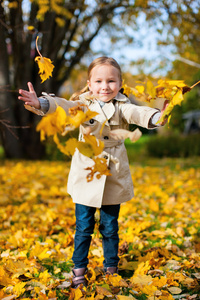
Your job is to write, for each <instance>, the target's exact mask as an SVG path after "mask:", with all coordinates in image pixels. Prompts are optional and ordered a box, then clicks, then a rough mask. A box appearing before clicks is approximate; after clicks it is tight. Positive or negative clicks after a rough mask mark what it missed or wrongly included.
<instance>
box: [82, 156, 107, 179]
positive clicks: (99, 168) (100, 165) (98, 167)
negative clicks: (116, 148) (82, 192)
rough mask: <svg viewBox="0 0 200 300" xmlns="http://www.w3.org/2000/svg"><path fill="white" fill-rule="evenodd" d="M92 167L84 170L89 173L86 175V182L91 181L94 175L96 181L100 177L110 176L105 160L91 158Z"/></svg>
mask: <svg viewBox="0 0 200 300" xmlns="http://www.w3.org/2000/svg"><path fill="white" fill-rule="evenodd" d="M93 161H94V165H93V166H92V167H87V168H85V170H89V171H90V173H89V174H88V175H87V181H88V182H89V181H92V180H93V178H94V175H95V174H96V173H97V174H96V177H97V179H100V178H101V176H103V175H105V176H111V175H112V174H111V173H110V171H109V169H108V166H107V160H106V159H105V158H100V157H96V158H93Z"/></svg>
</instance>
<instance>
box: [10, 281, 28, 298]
mask: <svg viewBox="0 0 200 300" xmlns="http://www.w3.org/2000/svg"><path fill="white" fill-rule="evenodd" d="M25 285H26V282H19V283H17V284H15V286H14V287H13V293H14V294H16V295H17V297H19V296H20V295H22V294H23V293H24V292H25V288H24V287H25Z"/></svg>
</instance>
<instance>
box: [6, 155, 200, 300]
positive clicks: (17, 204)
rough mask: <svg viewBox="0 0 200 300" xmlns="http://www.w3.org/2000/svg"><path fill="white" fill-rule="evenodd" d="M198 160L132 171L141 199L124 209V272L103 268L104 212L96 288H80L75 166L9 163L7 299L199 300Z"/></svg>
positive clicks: (92, 277) (93, 254)
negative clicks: (71, 177)
mask: <svg viewBox="0 0 200 300" xmlns="http://www.w3.org/2000/svg"><path fill="white" fill-rule="evenodd" d="M195 163H196V167H190V166H189V167H188V166H187V167H184V161H180V160H179V163H176V161H173V166H172V167H171V165H169V164H168V163H166V164H164V165H162V167H160V166H159V165H158V166H156V164H155V165H154V166H145V167H142V166H138V165H135V166H131V173H132V177H133V182H134V186H135V197H134V198H133V199H132V200H131V201H129V202H126V203H123V204H122V205H121V211H120V217H119V228H120V230H119V236H120V247H119V255H120V262H119V274H115V275H105V274H104V273H103V271H102V263H103V250H102V243H101V242H102V240H101V235H100V234H99V231H98V224H99V222H98V220H99V210H97V212H96V215H95V218H96V221H97V222H96V227H95V231H94V234H93V239H92V244H91V248H90V252H89V261H90V262H89V272H88V274H87V280H88V282H89V285H88V287H87V288H82V289H79V288H78V289H76V290H75V289H72V288H71V269H72V268H73V263H72V260H71V257H72V253H73V240H74V233H75V216H74V204H73V202H72V200H71V198H70V197H69V195H68V194H67V192H66V183H67V176H68V172H69V164H68V163H65V162H49V161H48V162H47V161H42V162H41V161H38V162H30V161H29V162H28V161H4V162H2V163H1V166H0V186H1V189H0V220H1V222H0V299H4V300H11V299H26V300H28V299H39V300H47V299H49V300H50V299H51V300H53V299H54V300H56V299H57V300H62V299H70V300H72V299H76V300H78V299H116V300H129V299H130V300H131V299H132V300H134V299H138V300H145V299H149V300H168V299H169V300H170V299H187V300H192V299H199V295H200V285H199V282H200V202H199V199H200V189H199V182H200V168H199V165H200V161H199V160H197V161H196V162H195ZM85 193H87V191H85Z"/></svg>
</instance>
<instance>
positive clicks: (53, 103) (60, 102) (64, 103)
mask: <svg viewBox="0 0 200 300" xmlns="http://www.w3.org/2000/svg"><path fill="white" fill-rule="evenodd" d="M42 97H43V98H45V99H47V100H48V102H49V110H48V111H47V112H46V115H48V114H51V113H53V112H55V111H56V108H57V106H61V107H62V108H63V109H64V110H65V112H66V114H67V115H68V114H69V112H68V110H69V108H71V107H74V106H77V105H80V104H83V102H82V101H80V100H79V101H69V100H66V99H65V98H60V97H56V96H55V95H51V94H50V95H49V94H46V93H43V96H42ZM40 98H41V97H40Z"/></svg>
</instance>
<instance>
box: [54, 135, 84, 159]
mask: <svg viewBox="0 0 200 300" xmlns="http://www.w3.org/2000/svg"><path fill="white" fill-rule="evenodd" d="M53 140H54V142H55V143H56V145H57V147H58V149H59V150H60V151H61V152H62V153H64V154H65V155H67V156H72V155H73V154H74V152H75V149H76V148H77V147H78V145H79V143H80V142H78V141H77V139H76V138H71V139H69V140H67V141H66V142H65V144H64V145H63V144H61V143H60V141H59V138H58V136H57V135H56V134H55V135H54V137H53Z"/></svg>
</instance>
